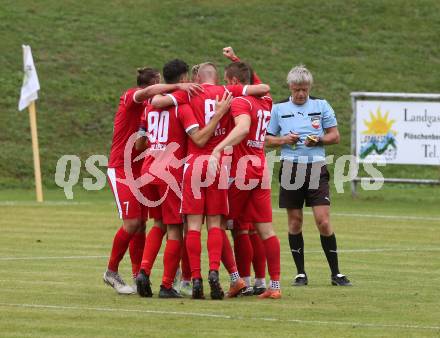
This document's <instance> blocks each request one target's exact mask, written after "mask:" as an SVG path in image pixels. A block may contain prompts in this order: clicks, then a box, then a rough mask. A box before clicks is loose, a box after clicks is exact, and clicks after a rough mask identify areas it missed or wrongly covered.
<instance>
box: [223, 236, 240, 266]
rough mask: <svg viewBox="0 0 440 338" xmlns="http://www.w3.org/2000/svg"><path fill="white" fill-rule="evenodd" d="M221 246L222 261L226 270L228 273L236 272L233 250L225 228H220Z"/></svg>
mask: <svg viewBox="0 0 440 338" xmlns="http://www.w3.org/2000/svg"><path fill="white" fill-rule="evenodd" d="M222 235H223V248H222V263H223V265H224V266H225V268H226V270H228V273H229V274H232V273H234V272H237V271H238V270H237V265H236V264H235V259H234V252H233V251H232V247H231V243H230V242H229V238H228V235H227V234H226V231H225V230H222Z"/></svg>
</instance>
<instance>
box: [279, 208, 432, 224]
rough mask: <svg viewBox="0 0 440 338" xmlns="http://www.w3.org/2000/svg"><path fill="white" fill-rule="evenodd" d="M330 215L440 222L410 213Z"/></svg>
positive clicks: (346, 213) (336, 213)
mask: <svg viewBox="0 0 440 338" xmlns="http://www.w3.org/2000/svg"><path fill="white" fill-rule="evenodd" d="M272 211H273V212H275V213H277V214H278V213H283V214H285V213H286V211H285V210H284V209H272ZM304 214H305V215H313V213H312V212H311V211H304ZM330 215H331V216H341V217H362V218H386V219H399V220H402V219H410V220H420V221H437V222H440V217H425V216H410V215H380V214H358V213H348V212H332V213H331V214H330Z"/></svg>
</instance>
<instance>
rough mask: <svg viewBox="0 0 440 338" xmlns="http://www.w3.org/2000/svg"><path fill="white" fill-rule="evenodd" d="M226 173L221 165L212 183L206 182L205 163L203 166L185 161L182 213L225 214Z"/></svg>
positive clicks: (226, 195)
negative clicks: (205, 184) (219, 172)
mask: <svg viewBox="0 0 440 338" xmlns="http://www.w3.org/2000/svg"><path fill="white" fill-rule="evenodd" d="M227 176H228V174H227V170H226V168H224V167H223V169H222V173H221V174H220V175H217V177H216V178H215V180H214V181H213V182H212V184H210V185H208V186H206V187H205V186H203V185H204V184H200V182H201V181H202V182H206V165H205V166H203V167H197V166H194V165H193V164H192V163H186V164H185V167H184V171H183V189H182V191H183V192H182V194H183V199H182V214H184V215H212V216H214V215H225V216H226V215H227V214H228V212H229V207H228V183H227V180H228V177H227Z"/></svg>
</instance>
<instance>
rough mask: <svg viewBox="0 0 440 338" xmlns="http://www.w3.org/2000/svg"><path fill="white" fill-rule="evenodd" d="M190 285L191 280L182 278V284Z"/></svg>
mask: <svg viewBox="0 0 440 338" xmlns="http://www.w3.org/2000/svg"><path fill="white" fill-rule="evenodd" d="M188 285H191V281H189V280H182V281H180V286H182V287H183V286H188Z"/></svg>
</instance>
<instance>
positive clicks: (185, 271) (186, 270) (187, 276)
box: [182, 236, 191, 280]
mask: <svg viewBox="0 0 440 338" xmlns="http://www.w3.org/2000/svg"><path fill="white" fill-rule="evenodd" d="M182 280H191V267H190V265H189V258H188V251H187V250H186V236H185V238H184V239H183V243H182Z"/></svg>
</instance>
